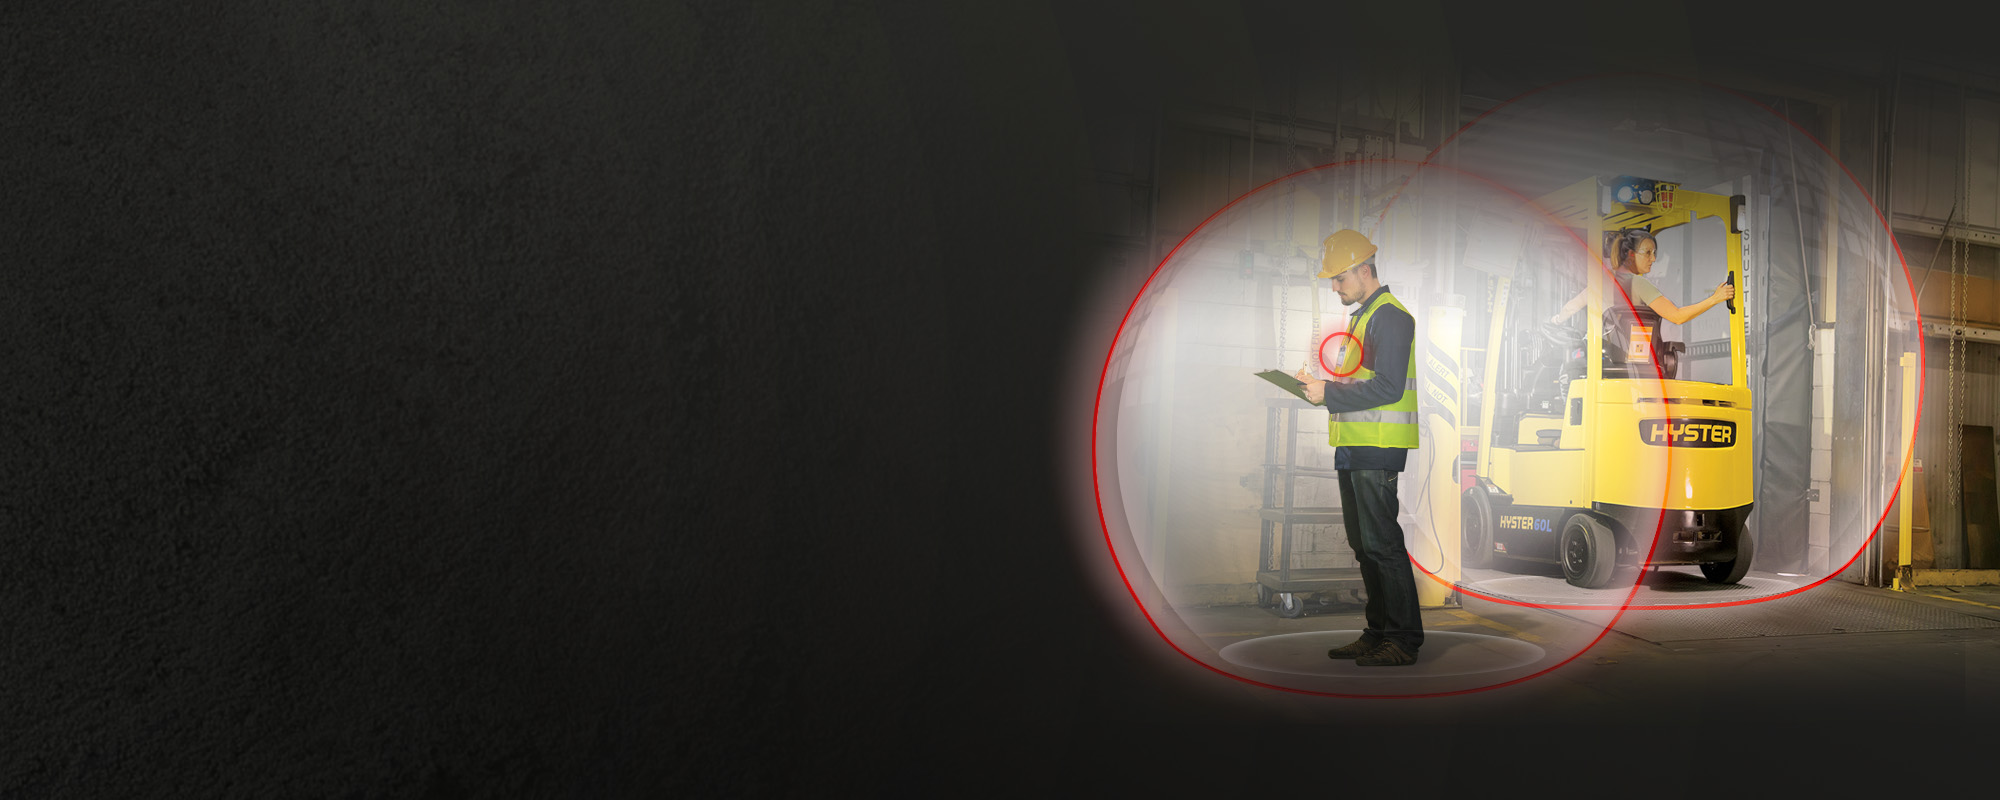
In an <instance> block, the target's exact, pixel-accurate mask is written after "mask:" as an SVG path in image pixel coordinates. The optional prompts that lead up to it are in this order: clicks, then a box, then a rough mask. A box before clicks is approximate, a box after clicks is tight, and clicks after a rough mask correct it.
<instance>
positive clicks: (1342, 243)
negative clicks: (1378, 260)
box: [1319, 230, 1375, 278]
mask: <svg viewBox="0 0 2000 800" xmlns="http://www.w3.org/2000/svg"><path fill="white" fill-rule="evenodd" d="M1372 255H1375V243H1374V242H1371V241H1368V237H1366V236H1363V235H1361V232H1360V231H1354V230H1345V231H1334V233H1333V235H1332V236H1328V237H1326V255H1324V256H1321V257H1320V267H1321V269H1320V271H1319V277H1321V278H1331V277H1333V276H1335V275H1339V274H1340V273H1343V272H1346V271H1348V270H1350V269H1353V268H1354V265H1356V264H1359V263H1361V262H1363V261H1367V260H1368V257H1369V256H1372Z"/></svg>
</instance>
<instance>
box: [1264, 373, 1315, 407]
mask: <svg viewBox="0 0 2000 800" xmlns="http://www.w3.org/2000/svg"><path fill="white" fill-rule="evenodd" d="M1257 377H1259V378H1263V379H1264V380H1267V381H1270V382H1271V383H1272V385H1275V386H1277V387H1278V388H1280V389H1283V390H1285V391H1286V392H1288V393H1290V394H1291V396H1293V397H1296V398H1298V399H1300V400H1305V401H1306V402H1308V403H1312V401H1311V400H1306V385H1305V384H1303V383H1300V382H1299V379H1298V378H1294V377H1292V376H1291V375H1290V374H1288V373H1284V372H1280V371H1278V370H1275V369H1267V370H1264V371H1263V372H1259V373H1257ZM1313 405H1319V404H1318V403H1313Z"/></svg>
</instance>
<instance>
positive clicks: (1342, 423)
mask: <svg viewBox="0 0 2000 800" xmlns="http://www.w3.org/2000/svg"><path fill="white" fill-rule="evenodd" d="M1385 305H1388V306H1395V307H1396V308H1398V309H1402V311H1403V313H1405V314H1408V313H1410V310H1409V309H1407V308H1403V304H1402V303H1400V302H1397V301H1396V297H1395V295H1392V294H1390V293H1389V292H1388V291H1387V290H1384V291H1383V292H1382V293H1381V294H1380V295H1377V296H1376V298H1375V302H1372V303H1369V304H1368V307H1367V308H1366V309H1363V310H1362V312H1361V319H1359V320H1357V321H1355V323H1354V328H1353V334H1354V337H1355V341H1360V339H1361V337H1363V336H1366V335H1367V334H1368V321H1369V320H1370V319H1372V318H1374V316H1375V312H1376V311H1379V310H1381V308H1382V307H1383V306H1385ZM1413 338H1414V337H1413ZM1345 349H1346V352H1345V353H1343V354H1342V355H1341V364H1340V369H1339V370H1338V372H1341V373H1347V372H1349V371H1350V370H1351V371H1352V372H1351V374H1349V375H1348V377H1351V378H1354V379H1355V380H1356V381H1365V380H1368V379H1370V378H1373V377H1375V371H1374V370H1372V369H1368V368H1367V367H1363V366H1361V350H1362V348H1360V347H1348V348H1345ZM1408 359H1409V363H1408V364H1405V365H1404V366H1403V396H1402V399H1399V400H1397V401H1396V402H1393V403H1389V404H1388V405H1381V406H1376V407H1374V408H1369V409H1363V410H1361V411H1340V412H1335V413H1334V414H1332V417H1333V418H1332V419H1331V420H1329V421H1328V424H1327V426H1326V427H1327V442H1328V443H1329V444H1332V445H1333V446H1334V447H1350V446H1351V447H1400V448H1403V449H1405V450H1414V449H1416V447H1417V369H1416V366H1417V348H1416V342H1415V341H1411V342H1410V352H1409V356H1408Z"/></svg>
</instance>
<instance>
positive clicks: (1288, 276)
mask: <svg viewBox="0 0 2000 800" xmlns="http://www.w3.org/2000/svg"><path fill="white" fill-rule="evenodd" d="M1291 313H1292V273H1291V271H1290V270H1288V269H1286V268H1285V265H1284V264H1283V263H1280V264H1279V265H1278V363H1280V364H1283V363H1285V345H1286V344H1287V343H1289V341H1290V340H1289V339H1288V338H1287V337H1286V335H1285V322H1286V320H1287V318H1289V317H1290V316H1291Z"/></svg>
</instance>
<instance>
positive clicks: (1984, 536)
mask: <svg viewBox="0 0 2000 800" xmlns="http://www.w3.org/2000/svg"><path fill="white" fill-rule="evenodd" d="M1958 432H1959V444H1960V448H1961V449H1960V450H1959V452H1960V453H1962V454H1963V455H1962V456H1961V458H1962V459H1963V460H1962V461H1961V462H1960V468H1959V475H1960V478H1959V486H1958V493H1959V494H1958V496H1959V498H1960V501H1961V502H1960V503H1959V506H1958V507H1959V508H1960V509H1961V512H1960V513H1962V514H1964V517H1963V518H1962V521H1963V525H1962V526H1961V530H1963V531H1964V532H1965V566H1966V567H1967V568H1968V569H2000V489H1996V486H1995V484H1994V480H1993V479H1994V473H1993V426H1991V425H1960V426H1958Z"/></svg>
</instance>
